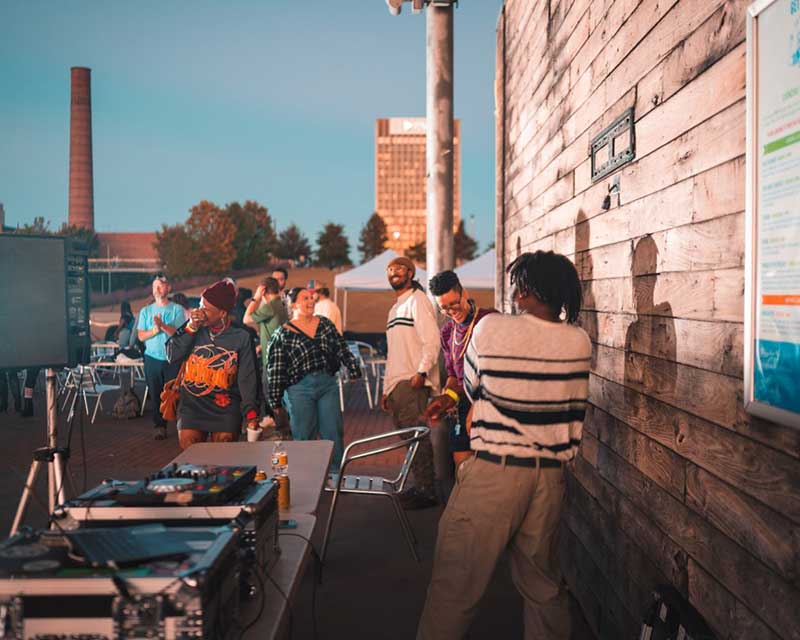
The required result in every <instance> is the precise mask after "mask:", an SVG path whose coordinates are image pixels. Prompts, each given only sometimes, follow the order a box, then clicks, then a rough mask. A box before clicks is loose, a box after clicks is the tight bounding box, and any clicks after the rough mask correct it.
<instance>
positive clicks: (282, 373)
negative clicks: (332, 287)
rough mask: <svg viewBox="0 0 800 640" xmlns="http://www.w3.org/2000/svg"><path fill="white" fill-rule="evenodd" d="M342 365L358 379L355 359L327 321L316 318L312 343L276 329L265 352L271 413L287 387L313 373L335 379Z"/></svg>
mask: <svg viewBox="0 0 800 640" xmlns="http://www.w3.org/2000/svg"><path fill="white" fill-rule="evenodd" d="M326 356H327V357H326ZM333 363H335V366H333ZM342 365H344V366H346V367H347V372H348V373H349V374H350V376H351V377H353V378H360V377H361V367H360V366H359V364H358V362H357V361H356V358H355V356H354V355H353V354H352V353H351V352H350V349H349V348H348V346H347V343H346V342H345V340H344V338H343V337H342V336H341V335H340V334H339V332H338V331H337V330H336V327H335V326H334V324H333V323H332V322H331V321H330V320H328V319H327V318H323V317H320V319H319V325H318V326H317V332H316V334H315V335H314V338H313V341H312V339H311V338H309V337H308V336H307V335H299V334H297V333H295V332H294V331H292V330H291V329H287V328H286V327H280V328H278V329H277V330H276V331H275V333H273V334H272V338H271V339H270V341H269V347H268V352H267V386H268V391H267V401H268V402H269V404H270V406H271V407H272V408H273V409H275V408H276V407H280V406H281V405H282V404H283V392H284V391H286V389H287V388H288V387H291V386H292V385H293V384H297V383H298V382H300V380H302V379H303V378H304V377H306V376H307V375H308V374H309V373H314V372H316V371H326V372H327V373H330V374H331V375H335V374H336V372H337V371H338V370H339V367H340V366H342Z"/></svg>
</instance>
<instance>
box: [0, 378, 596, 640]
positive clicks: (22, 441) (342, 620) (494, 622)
mask: <svg viewBox="0 0 800 640" xmlns="http://www.w3.org/2000/svg"><path fill="white" fill-rule="evenodd" d="M40 384H41V383H40ZM140 396H141V394H140ZM345 399H346V412H345V442H346V443H349V442H351V441H352V440H354V439H356V438H360V437H365V436H368V435H372V434H376V433H381V432H385V431H388V430H390V429H391V423H390V420H389V418H388V417H387V416H386V415H384V414H383V413H381V412H380V411H379V410H378V409H375V410H372V411H370V410H369V409H368V407H367V402H366V396H365V393H364V391H363V386H362V385H348V386H347V387H346V394H345ZM113 401H114V397H109V398H108V400H104V406H105V408H106V411H105V412H104V413H103V412H101V413H99V414H98V417H97V421H96V422H95V424H93V425H91V424H89V420H88V418H86V417H85V416H84V417H83V424H82V429H81V423H80V421H79V420H76V423H75V426H74V431H73V436H72V450H73V454H72V460H71V463H70V472H71V476H72V478H73V482H74V484H75V486H76V487H77V489H78V490H81V489H82V488H83V487H84V486H86V487H93V486H95V485H96V484H98V483H99V482H100V481H101V480H102V479H103V478H108V477H114V478H119V479H138V478H141V477H142V476H144V475H146V474H148V473H151V472H152V471H154V470H155V469H158V468H160V467H161V466H163V465H165V464H166V463H167V462H169V461H170V460H172V459H173V458H174V457H175V456H176V455H177V454H178V452H179V448H178V444H177V435H176V431H175V428H174V426H173V425H171V426H170V428H169V432H168V435H169V437H168V439H167V440H165V441H155V440H153V439H152V429H151V426H150V424H151V423H150V420H149V419H148V418H146V417H145V418H137V419H134V420H125V421H122V420H116V419H114V418H112V417H111V416H110V415H109V412H110V409H111V407H112V406H113ZM43 405H44V393H43V391H42V390H41V389H38V392H37V396H36V416H35V417H33V418H21V417H19V416H16V415H11V414H3V415H0V437H2V448H0V537H2V536H4V535H5V534H6V532H7V531H8V530H9V529H10V526H11V523H12V521H13V517H14V512H15V510H16V506H17V503H18V500H19V497H20V493H21V491H22V486H23V482H24V479H25V475H26V474H27V472H28V468H29V466H30V461H31V456H32V452H33V450H34V449H35V448H36V447H39V446H43V445H44V441H45V422H44V418H43V409H44V406H43ZM61 420H62V421H63V417H62V418H61ZM59 429H60V439H59V442H60V444H62V445H63V444H65V443H66V439H67V432H66V428H65V427H64V425H63V423H62V422H60V423H59ZM81 434H83V439H82V438H81ZM82 441H83V442H84V443H85V451H86V454H85V456H84V455H83V447H82V446H81V444H82ZM402 456H403V453H402V451H399V452H395V453H392V454H386V455H384V456H383V457H382V458H381V459H377V458H376V459H374V460H371V461H370V462H369V463H368V464H365V465H362V466H361V467H359V469H358V470H359V471H361V472H363V473H370V474H371V473H387V472H389V471H390V467H391V468H396V466H397V464H398V463H399V461H400V460H401V458H402ZM290 464H291V462H290ZM84 477H85V483H84ZM46 490H47V485H46V482H45V479H44V474H42V478H40V481H39V483H38V484H37V494H38V495H39V497H40V499H41V500H45V501H46V495H47V493H46ZM68 494H69V495H75V493H74V491H70V492H68ZM328 503H329V500H328V497H327V495H326V496H325V497H324V498H323V504H322V508H321V512H320V514H319V519H320V526H318V527H317V533H316V535H315V537H314V540H313V542H314V545H315V547H317V548H319V547H320V545H321V530H322V528H323V527H322V526H321V525H322V524H324V519H325V518H326V517H327V510H328ZM440 515H441V507H439V508H434V509H426V510H424V511H414V512H410V513H409V517H410V519H411V522H412V525H413V527H414V529H415V531H416V534H417V536H418V538H419V545H418V548H419V552H420V555H421V557H422V562H421V563H419V564H417V563H415V562H414V561H413V559H412V558H411V555H410V553H409V551H408V549H407V547H406V546H405V541H404V539H403V537H402V534H401V532H400V529H399V526H398V525H397V522H396V519H395V515H394V513H393V512H392V509H391V505H390V504H388V501H387V500H383V499H380V498H367V499H363V498H358V497H357V496H343V498H342V500H341V503H340V507H339V509H338V511H337V516H336V524H335V527H334V530H333V535H332V538H331V546H330V549H329V551H328V561H327V568H326V570H325V579H324V582H323V584H322V585H317V586H316V587H315V581H314V580H313V576H312V572H311V571H308V572H307V574H306V577H305V578H304V580H303V581H302V584H301V586H300V588H299V590H298V594H297V596H296V599H295V602H294V605H293V621H294V623H293V634H292V638H293V639H294V640H298V639H307V638H313V637H314V635H313V625H312V620H313V619H316V621H317V627H318V631H319V633H318V636H317V637H318V638H322V639H338V638H345V637H347V638H353V639H359V638H364V639H369V640H375V639H377V638H386V639H387V640H405V639H407V638H412V637H413V636H414V630H415V628H416V621H417V619H418V617H419V614H420V612H421V609H422V605H423V603H424V598H425V591H426V588H427V583H428V579H429V577H430V571H431V558H432V555H433V550H434V547H435V542H436V526H437V523H438V520H439V516H440ZM25 522H26V523H27V524H30V525H33V526H41V525H43V524H44V523H45V522H46V508H44V507H42V506H41V505H39V504H36V503H35V502H34V504H32V505H31V506H30V507H29V509H28V517H27V518H26V520H25ZM315 592H316V593H315ZM314 595H315V596H316V607H315V608H314V607H312V596H314ZM521 607H522V604H521V600H520V597H519V595H518V594H517V593H516V591H515V589H514V587H513V584H512V582H511V577H510V571H509V568H508V563H507V562H502V563H501V564H500V565H499V566H498V569H497V571H496V573H495V576H494V578H493V580H492V583H491V585H490V587H489V589H488V591H487V594H486V596H485V598H484V600H483V602H482V603H481V607H480V611H479V614H478V616H477V618H476V621H475V625H474V628H473V632H472V634H471V635H470V637H471V638H475V639H478V640H479V639H481V638H492V639H494V638H518V637H521V635H522V608H521ZM574 619H575V621H576V632H575V634H574V635H573V637H574V638H575V639H576V640H591V638H592V636H591V634H590V632H589V631H588V630H587V629H586V626H585V623H584V622H583V618H582V616H581V614H580V612H579V611H577V610H576V611H575V613H574Z"/></svg>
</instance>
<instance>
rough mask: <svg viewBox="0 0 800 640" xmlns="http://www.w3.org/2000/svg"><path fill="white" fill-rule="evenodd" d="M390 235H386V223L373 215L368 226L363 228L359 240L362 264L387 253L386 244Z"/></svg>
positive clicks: (368, 221) (376, 215) (375, 214)
mask: <svg viewBox="0 0 800 640" xmlns="http://www.w3.org/2000/svg"><path fill="white" fill-rule="evenodd" d="M388 240H389V235H388V234H387V233H386V223H385V222H384V221H383V218H381V217H380V216H379V215H378V214H377V213H373V214H372V215H371V216H370V218H369V220H367V224H365V225H364V226H363V227H362V228H361V235H360V236H359V238H358V250H359V251H360V252H361V262H362V263H364V262H366V261H367V260H371V259H372V258H374V257H375V256H379V255H380V254H382V253H383V252H384V251H386V242H387V241H388Z"/></svg>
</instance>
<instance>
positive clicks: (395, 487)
mask: <svg viewBox="0 0 800 640" xmlns="http://www.w3.org/2000/svg"><path fill="white" fill-rule="evenodd" d="M429 434H430V429H429V428H428V427H409V428H407V429H398V430H396V431H389V432H387V433H381V434H378V435H376V436H370V437H369V438H361V439H360V440H354V441H353V442H351V443H350V444H349V445H347V447H346V448H345V450H344V456H343V457H342V463H341V464H340V465H339V473H338V475H336V476H334V478H335V482H334V483H332V486H331V485H329V486H327V487H326V488H325V490H326V491H329V492H332V493H333V497H332V498H331V509H330V512H329V513H328V521H327V523H326V524H325V533H324V534H323V538H322V551H321V553H320V559H321V560H322V562H323V563H324V562H325V554H326V553H327V551H328V539H329V538H330V533H331V527H332V525H333V518H334V516H335V515H336V505H337V504H338V501H339V495H340V494H342V493H353V494H359V495H365V496H385V497H387V498H389V499H390V500H391V502H392V506H393V507H394V512H395V513H396V514H397V519H398V520H399V521H400V528H401V529H402V531H403V535H404V536H405V538H406V542H408V547H409V549H411V555H413V556H414V559H415V560H416V561H417V562H419V554H418V553H417V548H416V543H417V538H416V536H415V535H414V531H413V530H412V529H411V523H410V522H409V521H408V517H407V516H406V513H405V511H404V510H403V507H402V506H401V505H400V501H399V499H398V494H400V492H401V491H403V489H404V488H405V484H406V479H407V478H408V472H409V471H410V470H411V463H412V462H413V460H414V456H415V455H416V453H417V447H419V443H420V442H422V440H423V439H425V438H427V437H428V435H429ZM390 438H400V439H399V440H397V441H395V442H391V443H390V444H385V445H383V446H379V447H377V448H375V449H369V450H367V451H361V452H359V453H352V451H353V449H354V448H355V447H359V446H361V445H365V444H370V443H378V442H380V441H383V440H387V439H390ZM403 447H407V448H408V449H407V451H406V457H405V459H404V460H403V464H402V465H401V466H400V471H399V472H398V474H397V477H395V478H393V479H389V478H383V477H369V476H357V475H349V476H348V475H345V470H346V469H347V466H348V465H349V464H350V463H351V462H353V461H355V460H363V459H364V458H367V457H370V456H376V455H379V454H382V453H386V452H388V451H394V450H395V449H401V448H403Z"/></svg>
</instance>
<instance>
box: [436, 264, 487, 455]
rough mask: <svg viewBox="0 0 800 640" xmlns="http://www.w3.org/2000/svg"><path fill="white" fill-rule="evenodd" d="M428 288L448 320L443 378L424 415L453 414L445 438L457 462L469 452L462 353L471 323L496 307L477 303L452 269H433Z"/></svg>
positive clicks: (443, 334)
mask: <svg viewBox="0 0 800 640" xmlns="http://www.w3.org/2000/svg"><path fill="white" fill-rule="evenodd" d="M428 289H429V290H430V292H431V293H432V294H433V296H434V297H435V299H436V304H437V305H438V306H439V309H440V310H441V312H442V313H443V314H444V315H446V316H447V317H448V318H449V321H447V322H445V323H444V325H443V326H442V328H441V331H440V338H441V343H442V353H443V354H444V365H445V371H446V372H447V381H446V382H445V385H444V388H443V389H442V395H440V396H436V397H435V398H433V400H431V403H430V404H429V405H428V408H427V409H426V411H425V414H424V415H425V417H426V418H427V419H428V420H429V421H431V422H435V421H436V420H438V419H439V418H440V417H442V416H443V415H445V414H448V413H449V414H451V415H452V416H453V417H454V418H456V419H454V420H452V421H451V425H450V433H449V439H450V452H451V453H452V454H453V462H454V463H455V465H456V466H458V465H459V464H460V463H461V462H463V461H464V460H466V459H467V458H469V457H470V456H471V455H472V451H471V450H470V446H469V435H468V434H467V428H466V419H467V414H468V413H469V409H470V406H472V404H471V403H470V401H469V398H468V397H467V394H466V393H464V354H465V353H466V350H467V345H468V344H469V339H470V338H471V337H472V331H473V329H474V328H475V325H476V324H478V323H479V322H480V321H481V320H482V319H483V318H485V317H486V316H487V315H489V314H490V313H497V310H496V309H481V308H480V307H478V306H477V305H476V304H475V301H474V300H472V299H470V297H469V292H468V291H467V290H466V289H465V288H464V287H463V286H462V284H461V282H460V281H459V279H458V276H457V275H456V273H455V272H454V271H450V270H447V271H442V272H441V273H437V274H436V275H435V276H433V278H431V280H430V282H429V283H428Z"/></svg>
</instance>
